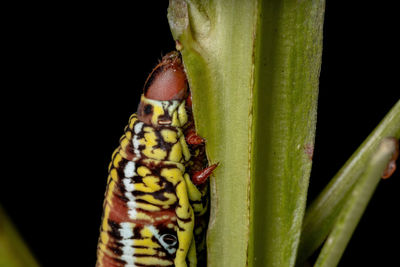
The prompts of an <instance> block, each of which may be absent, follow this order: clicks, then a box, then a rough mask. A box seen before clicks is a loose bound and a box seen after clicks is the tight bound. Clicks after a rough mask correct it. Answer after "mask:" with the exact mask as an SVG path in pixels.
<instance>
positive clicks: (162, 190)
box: [96, 52, 217, 267]
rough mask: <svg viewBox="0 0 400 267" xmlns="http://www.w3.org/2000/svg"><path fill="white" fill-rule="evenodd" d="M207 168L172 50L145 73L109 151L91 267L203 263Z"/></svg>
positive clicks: (185, 86)
mask: <svg viewBox="0 0 400 267" xmlns="http://www.w3.org/2000/svg"><path fill="white" fill-rule="evenodd" d="M216 166H217V165H216V164H214V165H211V166H208V161H207V158H206V155H205V146H204V140H203V139H202V138H201V137H199V136H198V135H197V134H196V132H195V128H194V121H193V116H192V109H191V98H190V92H189V88H188V84H187V80H186V75H185V72H184V69H183V64H182V61H181V58H180V55H179V53H178V52H171V53H169V54H167V55H166V56H164V57H163V59H162V61H161V62H160V63H159V64H158V65H157V66H156V67H155V68H154V70H153V71H152V73H151V74H150V75H149V77H148V79H147V81H146V83H145V86H144V93H143V95H142V97H141V101H140V104H139V108H138V112H137V114H133V115H132V116H131V117H130V119H129V124H128V126H127V127H126V128H125V134H124V135H123V136H122V138H121V139H120V146H119V147H118V148H117V149H116V150H115V152H114V153H113V155H112V161H111V163H110V166H109V176H108V180H107V189H106V193H105V200H104V204H103V209H104V210H103V218H102V224H101V228H100V238H99V243H98V248H97V264H96V266H98V267H100V266H126V267H128V266H129V267H132V266H177V267H184V266H205V260H206V259H205V257H206V256H205V255H206V251H205V231H206V228H207V223H208V201H209V196H208V179H207V178H208V177H209V175H211V173H212V171H213V170H214V169H215V168H216Z"/></svg>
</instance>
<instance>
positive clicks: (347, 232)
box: [314, 138, 397, 267]
mask: <svg viewBox="0 0 400 267" xmlns="http://www.w3.org/2000/svg"><path fill="white" fill-rule="evenodd" d="M396 145H397V140H396V139H394V138H385V139H384V140H383V141H382V143H381V145H380V146H379V148H378V150H377V152H376V153H375V154H374V155H373V156H372V158H371V160H370V162H369V164H368V166H367V168H366V170H365V172H364V173H363V174H362V175H361V177H360V179H359V181H358V182H357V184H356V185H355V186H354V190H353V191H352V192H351V194H350V195H349V197H348V199H347V201H346V203H345V204H344V206H343V208H342V210H341V212H340V214H339V216H338V219H337V221H336V222H335V225H334V228H333V230H332V232H331V233H330V234H329V237H328V239H327V240H326V242H325V245H324V247H323V248H322V251H321V253H320V255H319V257H318V259H317V262H316V264H315V265H314V266H315V267H334V266H336V265H337V264H338V262H339V260H340V258H341V256H342V254H343V251H344V250H345V248H346V246H347V244H348V242H349V240H350V238H351V236H352V234H353V232H354V230H355V228H356V226H357V224H358V222H359V220H360V218H361V216H362V214H363V212H364V210H365V208H366V207H367V204H368V202H369V200H370V199H371V197H372V194H373V192H374V190H375V188H376V186H377V185H378V182H379V180H380V179H381V176H382V173H383V170H384V169H385V167H386V166H387V164H388V162H389V160H390V159H391V157H392V155H393V153H394V152H395V149H396Z"/></svg>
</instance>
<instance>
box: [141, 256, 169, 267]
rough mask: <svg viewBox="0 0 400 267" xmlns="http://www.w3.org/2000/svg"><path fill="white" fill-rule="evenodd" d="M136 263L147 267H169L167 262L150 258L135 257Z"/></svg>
mask: <svg viewBox="0 0 400 267" xmlns="http://www.w3.org/2000/svg"><path fill="white" fill-rule="evenodd" d="M136 263H138V264H143V265H147V266H160V265H161V266H170V265H171V262H170V261H169V260H163V259H158V258H152V257H143V258H140V257H136Z"/></svg>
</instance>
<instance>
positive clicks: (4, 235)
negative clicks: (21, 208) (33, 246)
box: [0, 206, 39, 267]
mask: <svg viewBox="0 0 400 267" xmlns="http://www.w3.org/2000/svg"><path fill="white" fill-rule="evenodd" d="M0 266H4V267H6V266H7V267H26V266H29V267H35V266H39V265H38V263H37V262H36V260H35V259H34V257H33V256H32V254H31V253H30V251H29V249H28V247H27V246H26V245H25V244H24V242H23V240H22V239H21V237H20V235H19V234H18V232H17V230H16V229H15V227H14V226H13V225H12V223H11V221H10V219H9V218H8V217H7V215H6V214H5V212H4V210H3V208H2V207H1V206H0Z"/></svg>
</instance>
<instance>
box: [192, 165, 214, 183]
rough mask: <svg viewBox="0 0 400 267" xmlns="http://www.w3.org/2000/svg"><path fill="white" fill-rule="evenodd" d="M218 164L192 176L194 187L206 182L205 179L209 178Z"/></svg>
mask: <svg viewBox="0 0 400 267" xmlns="http://www.w3.org/2000/svg"><path fill="white" fill-rule="evenodd" d="M217 166H218V163H216V164H213V165H211V166H208V167H207V168H205V169H203V170H201V171H197V172H195V173H194V174H193V175H192V182H193V183H194V184H195V185H201V184H203V183H205V182H206V181H207V178H208V177H210V175H211V174H212V172H213V171H214V170H215V168H217Z"/></svg>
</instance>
